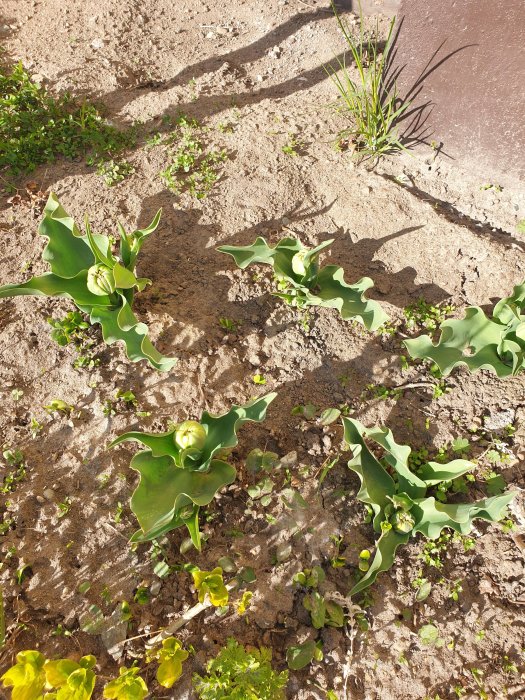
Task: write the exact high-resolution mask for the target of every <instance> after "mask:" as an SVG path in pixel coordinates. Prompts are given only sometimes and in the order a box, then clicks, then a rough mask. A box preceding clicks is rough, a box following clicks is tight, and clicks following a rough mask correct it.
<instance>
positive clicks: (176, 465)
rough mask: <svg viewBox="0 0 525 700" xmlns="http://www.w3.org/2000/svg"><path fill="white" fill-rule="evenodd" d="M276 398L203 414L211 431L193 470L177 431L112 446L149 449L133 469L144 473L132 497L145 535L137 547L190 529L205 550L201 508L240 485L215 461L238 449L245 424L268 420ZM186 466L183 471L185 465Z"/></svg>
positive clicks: (132, 436)
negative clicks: (217, 413) (223, 452)
mask: <svg viewBox="0 0 525 700" xmlns="http://www.w3.org/2000/svg"><path fill="white" fill-rule="evenodd" d="M275 397H276V394H275V393H271V394H267V395H266V396H262V397H260V398H258V399H255V400H253V401H251V402H250V403H248V404H246V405H245V406H232V408H231V409H230V410H229V411H228V412H227V413H225V414H223V415H221V416H212V415H210V414H209V413H208V412H207V411H205V412H204V413H203V414H202V418H201V425H202V426H204V427H205V429H206V438H205V442H204V447H203V449H202V450H201V451H200V452H199V450H193V451H194V452H195V461H194V462H192V463H191V464H190V465H189V463H188V460H183V459H182V455H183V454H185V453H187V452H188V451H189V450H181V449H180V448H179V447H178V446H177V444H176V443H175V441H174V433H175V432H176V428H175V429H174V430H172V431H170V432H168V433H161V434H159V435H155V434H151V433H141V432H138V431H133V432H129V433H125V434H124V435H120V436H119V437H118V438H117V439H116V440H114V441H113V442H112V443H111V445H110V447H114V446H115V445H118V444H120V443H121V442H124V441H125V440H136V441H138V442H140V443H142V444H143V445H145V446H146V447H148V448H149V449H147V450H143V451H141V452H139V453H138V454H136V455H135V456H134V457H133V459H132V460H131V463H130V466H131V467H132V469H135V470H136V471H138V472H139V474H140V482H139V485H138V486H137V488H136V490H135V492H134V493H133V496H132V497H131V509H132V511H133V512H134V513H135V515H136V516H137V519H138V521H139V524H140V527H141V530H140V532H138V533H135V535H134V536H133V541H134V542H139V541H141V542H143V541H147V540H151V539H154V538H156V537H160V536H161V535H163V534H165V533H166V532H169V531H170V530H173V529H175V528H178V527H181V526H182V525H185V526H186V527H187V528H188V531H189V533H190V536H191V538H192V541H193V544H194V545H195V547H196V548H197V549H200V532H199V526H198V525H199V520H198V518H199V507H200V506H203V505H207V504H208V503H210V502H211V500H212V499H213V497H214V496H215V494H216V492H217V491H218V490H219V489H221V488H222V487H223V486H226V485H227V484H231V483H232V482H233V481H234V480H235V476H236V470H235V468H234V467H232V466H231V465H229V464H228V463H227V462H224V461H222V460H219V459H213V456H214V455H215V454H217V453H218V452H219V451H221V450H224V449H226V448H230V447H234V446H235V445H236V444H237V430H238V429H239V427H240V426H241V425H242V424H243V423H245V422H246V421H257V422H260V421H262V420H264V418H265V416H266V410H267V408H268V405H269V404H270V403H271V402H272V401H273V400H274V398H275ZM181 465H183V466H181Z"/></svg>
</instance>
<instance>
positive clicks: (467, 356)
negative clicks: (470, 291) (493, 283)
mask: <svg viewBox="0 0 525 700" xmlns="http://www.w3.org/2000/svg"><path fill="white" fill-rule="evenodd" d="M524 304H525V284H522V285H518V286H517V287H514V291H513V293H512V295H511V296H510V297H506V298H504V299H501V300H500V301H499V302H498V303H497V304H496V306H495V307H494V310H493V316H492V318H488V317H487V316H486V315H485V313H484V311H483V310H482V309H480V308H479V307H477V306H469V307H468V308H467V309H466V311H465V318H463V319H460V320H448V321H444V322H443V323H442V324H441V326H440V330H441V336H440V338H439V341H438V342H437V343H436V344H435V345H434V344H433V342H432V340H431V338H430V337H429V336H428V335H423V336H420V337H419V338H413V339H412V340H405V341H404V343H405V345H406V347H407V349H408V351H409V353H410V354H411V356H412V357H414V358H416V359H429V360H432V361H433V362H435V363H436V364H437V366H438V367H439V369H440V371H441V373H442V374H443V375H447V374H449V373H450V372H451V371H452V370H453V369H454V368H455V367H457V366H458V365H465V366H467V367H468V368H469V370H470V371H471V372H475V371H477V370H479V369H489V370H491V371H493V372H495V374H497V376H498V377H508V376H510V375H516V374H518V373H519V372H520V371H522V370H523V367H524V366H525V333H524V329H525V315H523V314H522V312H523V307H524Z"/></svg>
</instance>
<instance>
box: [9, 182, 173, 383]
mask: <svg viewBox="0 0 525 700" xmlns="http://www.w3.org/2000/svg"><path fill="white" fill-rule="evenodd" d="M159 218H160V210H159V212H157V215H156V216H155V218H154V220H153V222H152V224H151V225H150V226H149V227H148V228H146V229H142V230H138V231H135V232H134V233H133V234H130V235H129V236H128V235H127V234H126V233H125V231H124V235H123V237H122V239H121V240H122V245H123V248H124V253H125V258H126V260H128V261H129V266H128V267H124V266H123V265H121V264H120V263H119V262H118V260H117V258H115V257H114V256H113V254H112V253H111V244H110V239H109V238H108V237H107V236H103V235H98V234H92V233H91V229H90V226H89V222H88V221H87V219H86V234H87V235H86V236H82V235H80V232H79V230H78V228H77V226H76V224H75V222H74V221H73V219H72V218H71V217H70V216H69V215H68V214H67V213H66V211H65V210H64V208H63V207H62V206H61V204H60V203H59V201H58V199H57V197H56V195H55V194H54V193H51V194H50V195H49V199H48V201H47V204H46V207H45V209H44V218H43V220H42V222H41V224H40V227H39V232H40V234H41V235H43V236H46V237H47V238H48V239H49V240H48V243H47V245H46V247H45V249H44V252H43V254H42V258H43V260H45V261H46V262H48V263H49V264H50V266H51V270H52V272H51V273H46V274H44V275H40V276H39V277H33V278H32V279H30V280H29V281H27V282H24V283H22V284H7V285H4V286H3V287H0V298H4V297H10V296H28V295H33V296H38V295H45V296H59V297H69V298H71V299H72V300H73V302H74V303H75V304H76V305H77V307H78V308H79V309H80V310H81V311H83V312H84V313H87V314H89V315H90V320H91V323H100V324H101V326H102V334H103V337H104V340H105V341H106V342H107V343H108V344H111V343H114V342H117V341H121V342H123V343H124V344H125V346H126V352H127V355H128V357H129V359H130V360H131V361H132V362H137V361H139V360H147V361H148V362H149V363H150V364H151V365H152V366H153V367H155V368H156V369H158V370H159V371H162V372H165V371H168V370H169V369H171V368H172V367H173V365H174V364H175V363H176V361H177V360H176V359H174V358H169V357H164V356H163V355H161V354H160V353H159V352H158V350H156V349H155V347H154V346H153V344H152V343H151V340H150V339H149V337H148V327H147V326H146V325H145V324H144V323H140V322H139V321H138V320H137V319H136V317H135V315H134V314H133V312H132V310H131V303H132V301H133V290H134V287H137V288H138V289H139V291H140V290H141V289H143V288H144V286H145V285H146V284H148V283H149V281H150V280H147V279H145V278H140V279H137V278H136V277H135V274H134V264H135V259H136V256H137V254H138V252H139V250H140V247H141V245H142V242H143V240H144V239H145V237H146V236H148V235H149V234H150V233H152V232H153V231H154V230H155V228H156V227H157V226H158V223H159ZM122 231H123V229H121V236H122ZM96 262H100V263H103V264H105V265H107V266H108V267H110V268H111V269H112V270H113V277H114V279H115V281H116V283H117V291H116V292H115V294H112V295H111V296H104V295H103V296H98V295H95V294H93V293H92V292H90V291H89V289H88V287H87V276H88V270H89V268H91V267H92V266H93V265H94V264H95V263H96Z"/></svg>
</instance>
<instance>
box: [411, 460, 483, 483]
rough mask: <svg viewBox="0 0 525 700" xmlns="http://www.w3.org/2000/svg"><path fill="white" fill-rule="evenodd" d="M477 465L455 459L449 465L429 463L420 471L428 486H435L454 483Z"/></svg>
mask: <svg viewBox="0 0 525 700" xmlns="http://www.w3.org/2000/svg"><path fill="white" fill-rule="evenodd" d="M475 466H476V465H475V464H474V462H469V461H468V460H466V459H453V460H452V462H449V463H448V464H439V463H438V462H427V463H426V464H424V465H423V466H422V467H420V469H418V473H419V476H420V477H421V478H422V479H423V481H424V482H425V483H426V485H427V486H435V485H436V484H439V483H440V482H441V481H452V479H457V478H458V477H459V476H463V474H466V473H467V472H468V471H470V470H471V469H473V468H474V467H475Z"/></svg>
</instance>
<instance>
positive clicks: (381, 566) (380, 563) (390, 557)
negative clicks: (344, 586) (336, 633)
mask: <svg viewBox="0 0 525 700" xmlns="http://www.w3.org/2000/svg"><path fill="white" fill-rule="evenodd" d="M409 539H410V533H408V534H405V535H403V534H401V533H398V532H395V531H394V530H393V529H391V530H388V531H387V532H383V533H382V535H381V537H380V538H379V539H378V540H377V542H376V551H375V555H374V558H373V560H372V563H371V564H370V568H369V569H368V571H367V572H366V573H365V575H364V576H363V578H362V579H360V580H359V581H358V582H357V583H356V584H355V586H354V587H353V588H352V590H351V591H350V595H351V596H353V595H355V594H356V593H360V592H361V591H363V590H364V589H365V588H368V586H371V585H372V584H373V583H374V581H375V580H376V578H377V576H378V575H379V574H380V573H381V572H382V571H388V569H390V567H391V566H392V564H393V563H394V559H395V557H396V550H397V548H398V547H399V545H401V544H406V543H407V542H408V540H409Z"/></svg>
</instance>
